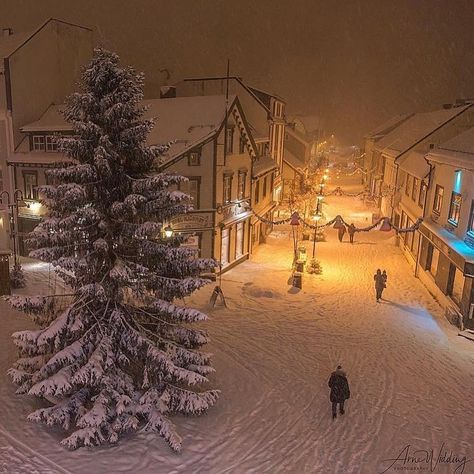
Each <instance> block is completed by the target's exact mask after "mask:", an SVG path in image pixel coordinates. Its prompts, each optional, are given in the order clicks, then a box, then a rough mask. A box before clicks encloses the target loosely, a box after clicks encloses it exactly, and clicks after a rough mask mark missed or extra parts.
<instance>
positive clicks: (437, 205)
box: [432, 184, 444, 216]
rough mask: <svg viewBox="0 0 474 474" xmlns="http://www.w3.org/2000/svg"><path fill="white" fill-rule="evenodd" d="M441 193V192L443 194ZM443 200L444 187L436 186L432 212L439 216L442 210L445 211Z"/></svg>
mask: <svg viewBox="0 0 474 474" xmlns="http://www.w3.org/2000/svg"><path fill="white" fill-rule="evenodd" d="M439 191H441V193H440V192H439ZM443 200H444V187H443V186H441V185H439V184H437V185H436V186H435V193H434V199H433V208H432V211H433V212H434V213H435V214H436V215H438V216H439V215H440V214H441V210H442V209H443Z"/></svg>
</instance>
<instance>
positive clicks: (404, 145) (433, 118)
mask: <svg viewBox="0 0 474 474" xmlns="http://www.w3.org/2000/svg"><path fill="white" fill-rule="evenodd" d="M472 105H473V104H468V105H464V106H461V107H453V108H451V109H441V110H435V111H433V112H423V113H417V114H415V115H413V116H412V117H410V118H409V119H407V120H405V121H404V122H403V123H402V124H401V125H399V126H398V127H396V128H395V129H394V130H393V131H392V132H390V133H388V134H387V135H385V136H384V137H383V138H381V139H380V140H379V141H378V142H377V144H376V145H375V148H376V149H377V150H379V151H387V152H388V153H389V154H391V155H393V156H395V157H396V158H398V157H400V156H401V155H402V154H403V153H405V152H407V151H408V150H410V149H411V148H413V147H414V146H416V145H417V144H418V143H420V142H421V141H423V140H424V139H426V138H428V137H429V136H430V135H431V134H432V133H434V132H435V131H437V130H438V129H439V128H441V127H442V126H443V125H445V124H446V123H448V122H449V121H451V120H452V119H454V118H455V117H457V116H458V115H461V114H462V113H464V112H465V111H466V110H467V109H468V108H470V107H472Z"/></svg>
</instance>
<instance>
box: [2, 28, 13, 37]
mask: <svg viewBox="0 0 474 474" xmlns="http://www.w3.org/2000/svg"><path fill="white" fill-rule="evenodd" d="M12 34H13V28H2V36H10V35H12Z"/></svg>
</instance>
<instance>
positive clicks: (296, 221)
mask: <svg viewBox="0 0 474 474" xmlns="http://www.w3.org/2000/svg"><path fill="white" fill-rule="evenodd" d="M290 224H291V225H300V216H299V214H298V213H297V212H293V214H291V220H290Z"/></svg>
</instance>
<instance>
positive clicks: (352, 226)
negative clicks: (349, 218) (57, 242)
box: [347, 223, 356, 244]
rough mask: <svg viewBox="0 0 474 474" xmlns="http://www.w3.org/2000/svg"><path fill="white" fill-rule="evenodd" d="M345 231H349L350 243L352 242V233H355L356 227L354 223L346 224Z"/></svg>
mask: <svg viewBox="0 0 474 474" xmlns="http://www.w3.org/2000/svg"><path fill="white" fill-rule="evenodd" d="M347 232H348V233H349V240H350V242H351V244H353V243H354V234H355V233H356V228H355V225H354V224H352V223H351V224H350V225H348V226H347Z"/></svg>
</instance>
